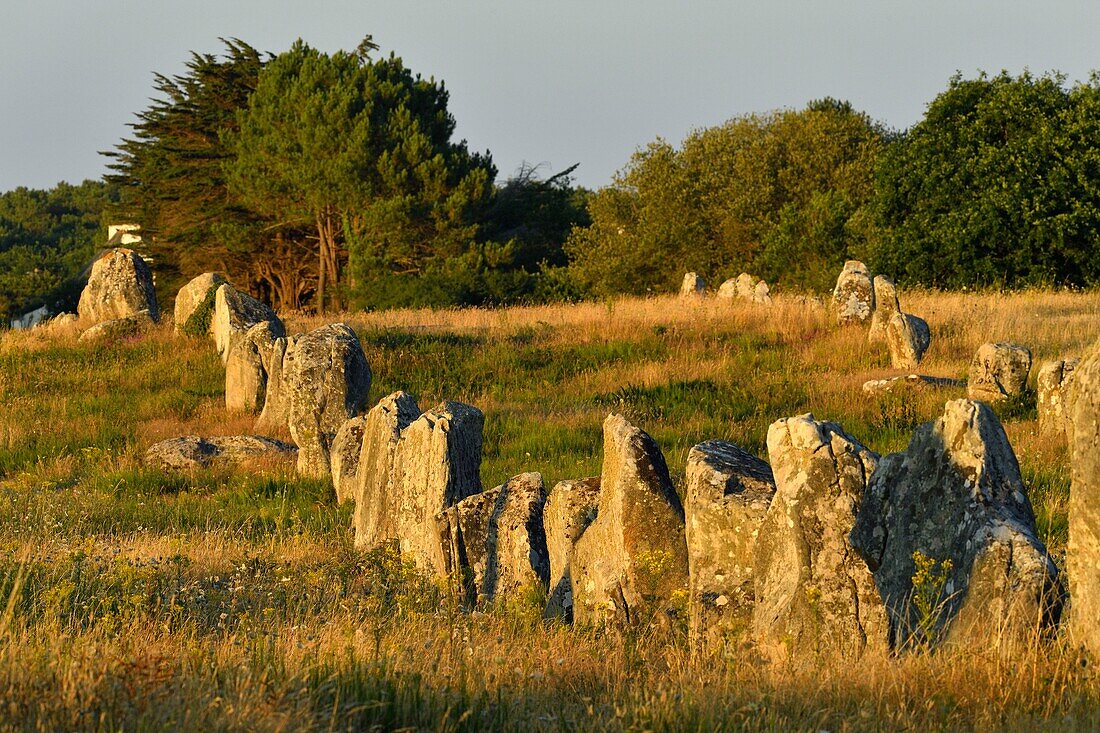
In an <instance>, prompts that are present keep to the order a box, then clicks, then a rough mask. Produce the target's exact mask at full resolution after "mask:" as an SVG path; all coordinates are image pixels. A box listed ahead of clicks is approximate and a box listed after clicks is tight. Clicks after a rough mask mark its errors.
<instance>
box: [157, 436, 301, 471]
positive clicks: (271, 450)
mask: <svg viewBox="0 0 1100 733" xmlns="http://www.w3.org/2000/svg"><path fill="white" fill-rule="evenodd" d="M297 451H298V449H297V448H295V447H294V446H292V445H289V444H287V443H284V442H282V441H279V440H275V439H274V438H267V437H264V436H262V435H219V436H215V437H211V438H201V437H199V436H197V435H185V436H183V437H180V438H169V439H168V440H162V441H160V442H159V443H154V444H153V445H151V446H150V447H149V450H147V451H146V452H145V463H146V465H149V466H153V467H156V468H162V469H170V470H187V469H195V468H206V467H207V466H209V465H210V464H211V463H213V462H214V461H216V460H219V461H221V460H224V461H229V462H232V463H237V462H241V461H245V460H251V459H256V458H261V457H283V456H286V457H293V456H294V454H295V453H297Z"/></svg>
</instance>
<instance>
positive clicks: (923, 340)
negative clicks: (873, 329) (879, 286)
mask: <svg viewBox="0 0 1100 733" xmlns="http://www.w3.org/2000/svg"><path fill="white" fill-rule="evenodd" d="M875 280H876V281H877V280H878V278H875ZM875 313H876V314H877V313H878V311H875ZM885 340H886V347H887V348H888V349H889V350H890V364H891V365H892V366H893V367H894V369H916V367H917V365H918V364H920V362H921V359H923V358H924V352H925V351H927V350H928V346H929V344H931V343H932V334H931V332H930V331H929V330H928V324H927V323H926V322H925V321H924V319H923V318H918V317H917V316H914V315H912V314H909V313H901V312H898V313H895V314H894V315H893V316H891V317H890V321H889V323H887V324H886V332H885Z"/></svg>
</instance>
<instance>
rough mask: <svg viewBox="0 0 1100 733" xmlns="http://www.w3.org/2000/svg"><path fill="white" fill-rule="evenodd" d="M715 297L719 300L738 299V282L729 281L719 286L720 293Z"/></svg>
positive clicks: (734, 280)
mask: <svg viewBox="0 0 1100 733" xmlns="http://www.w3.org/2000/svg"><path fill="white" fill-rule="evenodd" d="M715 297H716V298H718V299H719V300H734V299H736V298H737V297H738V293H737V280H736V279H733V278H731V279H729V280H726V281H724V282H723V283H722V284H721V285H719V286H718V292H717V293H715Z"/></svg>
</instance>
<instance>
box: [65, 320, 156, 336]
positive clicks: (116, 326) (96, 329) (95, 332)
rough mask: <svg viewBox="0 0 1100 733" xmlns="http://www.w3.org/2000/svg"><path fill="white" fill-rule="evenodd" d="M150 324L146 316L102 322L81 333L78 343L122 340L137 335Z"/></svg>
mask: <svg viewBox="0 0 1100 733" xmlns="http://www.w3.org/2000/svg"><path fill="white" fill-rule="evenodd" d="M146 323H149V319H148V318H147V317H146V316H144V315H138V316H128V317H126V318H115V319H113V320H110V321H100V322H99V323H97V324H95V325H94V326H92V327H91V328H87V329H85V330H84V331H82V332H81V334H80V338H79V339H77V340H78V341H100V340H105V339H121V338H128V337H130V336H134V335H136V334H137V333H138V332H140V331H141V327H142V326H143V325H144V324H146Z"/></svg>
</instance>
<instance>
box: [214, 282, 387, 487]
mask: <svg viewBox="0 0 1100 733" xmlns="http://www.w3.org/2000/svg"><path fill="white" fill-rule="evenodd" d="M219 292H221V291H219ZM280 381H281V385H280V386H279V387H278V391H280V392H281V397H280V399H282V400H285V404H286V408H287V416H288V424H289V426H290V435H291V437H292V438H293V439H294V443H295V444H296V445H297V446H298V472H299V473H300V474H302V475H303V476H313V477H316V478H320V477H322V476H328V475H330V473H331V466H330V464H329V448H330V446H331V445H332V439H333V438H334V437H335V436H336V431H337V430H339V429H340V426H341V425H343V424H344V421H345V420H347V419H348V418H350V417H354V416H356V415H358V414H359V413H360V412H362V410H363V408H364V407H365V406H366V404H367V397H368V393H369V392H370V384H371V370H370V367H369V366H368V365H367V357H366V356H365V355H364V354H363V347H362V346H361V345H360V344H359V338H358V337H357V336H356V335H355V332H354V331H352V330H351V327H350V326H348V325H347V324H345V323H334V324H329V325H327V326H322V327H321V328H318V329H316V330H314V331H310V332H309V333H307V334H303V335H301V336H299V337H298V338H297V339H295V340H294V341H293V342H288V345H287V349H286V353H285V354H284V356H283V362H282V368H281V377H280Z"/></svg>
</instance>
